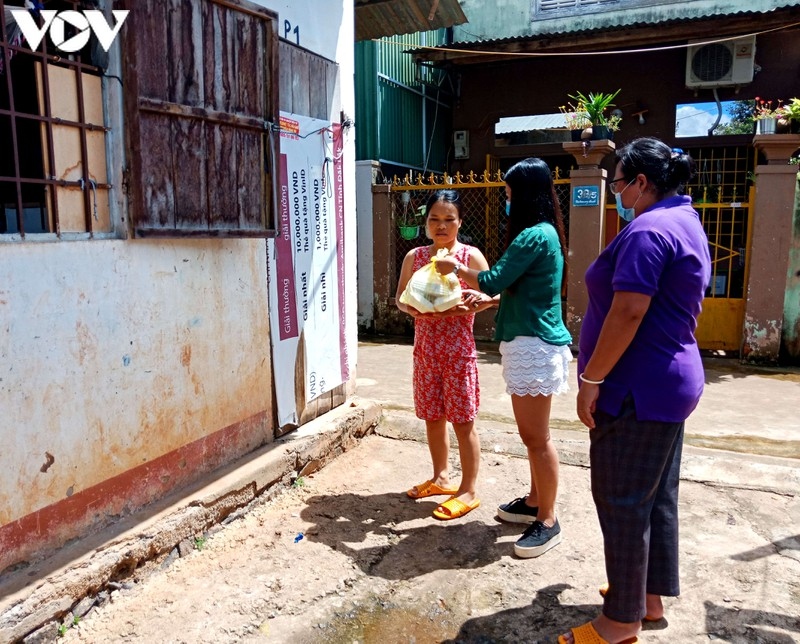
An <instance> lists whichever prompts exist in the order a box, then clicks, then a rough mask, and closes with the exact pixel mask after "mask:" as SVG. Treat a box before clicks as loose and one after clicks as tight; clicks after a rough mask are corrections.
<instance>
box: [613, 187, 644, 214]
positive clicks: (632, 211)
mask: <svg viewBox="0 0 800 644" xmlns="http://www.w3.org/2000/svg"><path fill="white" fill-rule="evenodd" d="M634 181H636V179H632V180H631V182H630V183H629V184H628V185H627V186H625V187H624V188H623V189H622V190H620V191H619V192H618V193H617V194H615V195H614V200H615V201H616V202H617V214H618V215H619V216H620V217H621V218H622V219H623V220H624V221H633V220H634V218H635V217H636V210H635V208H636V204H637V203H639V199H641V198H642V193H641V192H640V193H639V196H638V197H636V201H634V202H633V207H632V208H626V207H625V206H623V205H622V193H623V192H625V191H626V190H627V189H628V188H630V187H631V183H633V182H634Z"/></svg>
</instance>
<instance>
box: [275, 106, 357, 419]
mask: <svg viewBox="0 0 800 644" xmlns="http://www.w3.org/2000/svg"><path fill="white" fill-rule="evenodd" d="M280 123H281V145H280V148H281V155H280V166H279V167H280V172H279V176H280V185H279V186H278V190H279V192H278V195H279V196H278V212H277V216H278V222H277V227H278V236H277V237H276V238H275V239H269V240H267V271H268V272H267V279H268V282H269V299H270V302H269V310H270V334H271V341H272V363H273V365H274V371H275V378H274V381H275V391H276V397H277V401H276V402H277V406H278V423H279V425H280V426H281V427H284V426H286V425H290V424H294V425H296V424H298V423H299V417H300V414H301V412H302V410H303V407H304V406H305V405H306V404H307V403H308V402H310V401H312V400H314V398H317V397H318V396H320V395H321V394H324V393H326V392H328V391H330V390H331V389H333V388H335V387H337V386H339V385H340V384H342V383H343V382H346V381H347V380H348V378H349V376H350V368H349V355H348V353H349V352H348V347H347V333H346V330H347V314H346V313H347V311H346V307H345V269H344V240H345V235H344V227H345V217H344V198H343V185H342V183H343V182H342V172H343V171H342V147H343V146H342V132H341V126H339V125H334V126H332V125H331V123H329V122H327V121H322V120H320V119H312V118H309V117H305V116H297V115H294V114H286V113H281V118H280ZM301 383H302V389H301Z"/></svg>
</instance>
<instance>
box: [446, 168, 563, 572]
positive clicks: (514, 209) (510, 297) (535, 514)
mask: <svg viewBox="0 0 800 644" xmlns="http://www.w3.org/2000/svg"><path fill="white" fill-rule="evenodd" d="M504 179H505V183H506V186H505V190H506V212H507V214H508V227H507V237H506V251H505V253H504V254H503V256H502V257H501V258H500V259H499V260H498V262H497V264H495V265H494V266H493V267H492V268H490V269H489V270H485V271H477V270H475V269H471V268H469V267H467V266H463V265H462V264H460V263H459V262H458V261H457V260H455V259H453V258H448V259H442V260H438V261H437V263H436V269H437V270H438V271H439V272H440V273H447V272H448V271H453V272H455V273H456V274H457V275H458V277H459V278H461V279H462V280H463V281H464V282H466V283H467V284H469V285H470V286H471V287H473V288H476V289H479V290H480V291H482V292H483V293H484V295H485V297H486V298H492V296H494V295H496V294H497V293H500V308H499V310H498V312H497V315H496V316H495V339H496V340H499V341H500V353H501V354H502V364H503V378H504V379H505V381H506V391H507V392H508V394H509V395H510V396H511V404H512V407H513V410H514V418H515V420H516V422H517V428H518V430H519V435H520V437H521V438H522V442H523V443H524V444H525V447H526V448H527V451H528V463H529V466H530V471H531V486H530V491H529V492H528V493H527V494H525V495H523V496H521V497H519V498H517V499H514V500H513V501H509V502H508V503H504V504H502V505H501V506H500V507H499V508H498V509H497V515H498V517H499V518H500V519H503V520H505V521H510V522H513V523H526V524H530V525H529V526H528V527H527V529H526V530H525V532H523V534H522V536H521V537H520V538H519V539H518V540H517V542H516V543H515V544H514V552H515V554H516V555H517V556H519V557H525V558H528V557H538V556H539V555H542V554H544V553H545V552H547V551H548V550H550V549H551V548H553V547H554V546H556V545H558V544H559V543H560V542H561V527H560V526H559V524H558V519H557V517H556V508H555V504H556V494H557V492H558V454H557V452H556V448H555V446H554V445H553V442H552V440H551V439H550V403H551V398H552V396H553V395H554V394H561V393H565V392H566V391H568V390H569V385H568V377H569V363H570V362H571V360H572V352H571V351H570V349H569V345H570V343H571V342H572V338H571V337H570V334H569V332H568V331H567V329H566V327H565V326H564V321H563V317H562V314H561V291H562V284H563V278H564V258H565V256H566V242H565V239H564V223H563V220H562V217H561V209H560V207H559V203H558V198H557V197H556V193H555V188H554V185H553V179H552V175H551V172H550V168H549V167H548V166H547V164H546V163H545V162H544V161H542V160H541V159H535V158H530V159H525V160H523V161H520V162H519V163H517V164H515V165H514V166H512V167H511V169H509V171H508V172H507V173H506V175H505V177H504Z"/></svg>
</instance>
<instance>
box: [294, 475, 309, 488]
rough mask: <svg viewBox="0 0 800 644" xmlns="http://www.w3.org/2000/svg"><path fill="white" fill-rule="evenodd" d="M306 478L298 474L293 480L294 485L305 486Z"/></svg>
mask: <svg viewBox="0 0 800 644" xmlns="http://www.w3.org/2000/svg"><path fill="white" fill-rule="evenodd" d="M305 485H306V480H305V479H304V478H303V477H302V476H298V477H297V478H296V479H295V480H294V481H293V482H292V487H305Z"/></svg>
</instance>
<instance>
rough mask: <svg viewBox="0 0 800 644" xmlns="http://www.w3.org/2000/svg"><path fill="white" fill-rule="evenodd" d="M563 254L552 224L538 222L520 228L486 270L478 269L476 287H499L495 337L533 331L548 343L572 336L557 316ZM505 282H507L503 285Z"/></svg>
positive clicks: (562, 341) (489, 290)
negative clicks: (500, 255) (508, 244)
mask: <svg viewBox="0 0 800 644" xmlns="http://www.w3.org/2000/svg"><path fill="white" fill-rule="evenodd" d="M563 274H564V258H563V256H562V255H561V245H560V243H559V241H558V233H557V232H556V229H555V228H554V227H553V226H552V225H551V224H549V223H546V222H542V223H540V224H536V225H535V226H531V227H530V228H526V229H525V230H523V231H522V232H521V233H520V234H519V235H517V237H516V239H514V241H513V242H511V245H510V246H509V247H508V250H506V252H505V253H504V254H503V256H502V257H501V258H500V259H499V260H498V262H497V264H495V265H494V266H493V267H492V268H490V269H489V270H488V271H481V272H480V273H478V284H479V285H480V289H481V291H483V292H484V293H488V294H489V295H495V294H497V293H500V292H501V291H502V295H501V296H500V308H499V310H498V311H497V315H496V316H495V318H494V319H495V336H494V337H495V340H504V341H506V342H508V341H509V340H513V339H514V338H516V337H517V336H536V337H538V338H540V339H541V340H543V341H545V342H547V343H548V344H553V345H556V346H563V345H565V344H570V343H571V342H572V337H571V336H570V334H569V331H567V328H566V327H565V326H564V320H563V318H562V316H561V278H562V276H563ZM509 287H512V288H510V289H509Z"/></svg>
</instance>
